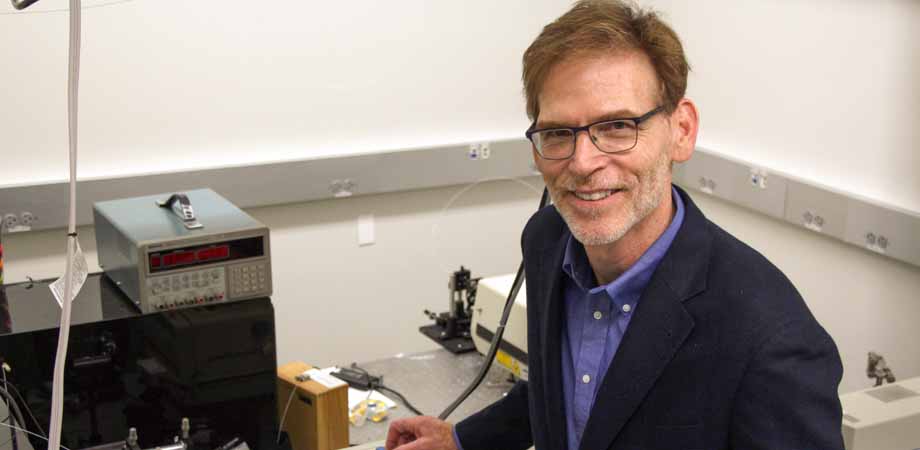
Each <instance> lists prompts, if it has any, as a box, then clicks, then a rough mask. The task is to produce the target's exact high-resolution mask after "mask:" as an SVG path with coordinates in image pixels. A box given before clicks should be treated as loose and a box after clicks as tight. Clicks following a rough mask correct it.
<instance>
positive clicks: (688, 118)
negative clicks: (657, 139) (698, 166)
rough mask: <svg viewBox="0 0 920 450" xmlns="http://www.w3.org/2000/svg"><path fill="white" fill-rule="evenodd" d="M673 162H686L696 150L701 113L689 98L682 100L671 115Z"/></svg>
mask: <svg viewBox="0 0 920 450" xmlns="http://www.w3.org/2000/svg"><path fill="white" fill-rule="evenodd" d="M670 120H671V133H672V135H671V142H672V145H671V161H673V162H679V163H681V162H685V161H687V160H688V159H690V156H692V155H693V149H695V148H696V134H697V131H699V128H700V113H699V111H697V109H696V105H695V104H694V103H693V101H692V100H690V99H689V98H682V99H681V100H680V102H678V103H677V108H675V109H674V112H672V113H671V117H670Z"/></svg>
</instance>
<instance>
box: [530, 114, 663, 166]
mask: <svg viewBox="0 0 920 450" xmlns="http://www.w3.org/2000/svg"><path fill="white" fill-rule="evenodd" d="M662 111H664V105H659V106H657V107H655V109H653V110H651V111H649V112H647V113H645V114H643V115H641V116H639V117H623V118H621V119H604V120H598V121H597V122H594V123H589V124H587V125H585V126H582V127H550V128H540V129H534V127H536V126H537V122H536V121H534V123H532V124H531V125H530V128H528V129H527V131H526V132H524V136H527V140H528V141H530V143H531V144H532V145H533V148H534V150H536V152H537V154H538V155H540V157H541V158H543V159H548V160H552V161H561V160H563V159H569V158H571V157H572V156H573V155H575V142H576V140H577V139H578V133H579V132H581V131H585V132H587V133H588V136H589V137H590V138H591V143H592V144H594V147H595V148H597V149H598V150H600V151H601V152H603V153H607V154H609V155H613V154H617V153H623V152H627V151H629V150H632V149H634V148H636V144H638V143H639V125H641V124H642V122H645V121H646V120H648V119H651V118H652V117H653V116H654V115H655V114H658V113H660V112H662ZM624 121H627V122H632V123H634V124H635V126H636V141H635V142H633V145H632V147H629V148H624V149H622V150H616V151H613V152H608V151H607V150H604V149H602V148H600V147H598V145H597V143H596V142H594V137H593V136H591V130H590V128H591V127H593V126H595V125H600V124H602V123H610V122H624ZM552 130H569V131H571V132H572V152H571V153H569V154H568V155H567V156H565V157H563V158H547V157H546V156H544V155H543V152H542V151H541V150H540V149H538V148H537V144H536V142H534V141H533V135H534V134H536V133H540V132H543V131H552Z"/></svg>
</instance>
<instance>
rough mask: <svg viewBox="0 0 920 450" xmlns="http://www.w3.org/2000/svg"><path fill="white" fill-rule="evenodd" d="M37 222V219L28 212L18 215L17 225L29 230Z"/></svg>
mask: <svg viewBox="0 0 920 450" xmlns="http://www.w3.org/2000/svg"><path fill="white" fill-rule="evenodd" d="M37 221H38V218H37V217H35V214H32V213H30V212H29V211H23V212H22V214H19V223H20V224H22V226H24V227H29V228H30V229H31V228H32V227H33V226H34V225H35V222H37Z"/></svg>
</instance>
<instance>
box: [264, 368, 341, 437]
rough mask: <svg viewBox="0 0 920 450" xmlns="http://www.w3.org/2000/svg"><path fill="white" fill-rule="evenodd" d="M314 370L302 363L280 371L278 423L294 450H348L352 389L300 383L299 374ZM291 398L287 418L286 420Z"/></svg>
mask: <svg viewBox="0 0 920 450" xmlns="http://www.w3.org/2000/svg"><path fill="white" fill-rule="evenodd" d="M311 368H312V367H311V366H309V365H307V364H305V363H302V362H292V363H288V364H285V365H283V366H281V367H279V368H278V422H279V423H280V424H281V429H282V430H284V431H286V432H287V433H288V436H289V437H290V440H291V447H292V448H293V449H294V450H335V449H339V448H343V447H348V444H349V442H348V386H347V385H341V386H336V387H333V388H329V387H327V386H325V385H323V384H321V383H319V382H317V381H314V380H308V381H303V382H301V381H297V379H296V377H297V376H298V375H300V374H302V373H304V372H306V371H307V370H310V369H311ZM292 392H293V393H294V394H293V397H292V396H291V393H292ZM289 399H290V406H289V407H288V411H287V416H286V417H283V415H284V410H285V407H286V406H287V405H288V400H289ZM282 421H283V422H282Z"/></svg>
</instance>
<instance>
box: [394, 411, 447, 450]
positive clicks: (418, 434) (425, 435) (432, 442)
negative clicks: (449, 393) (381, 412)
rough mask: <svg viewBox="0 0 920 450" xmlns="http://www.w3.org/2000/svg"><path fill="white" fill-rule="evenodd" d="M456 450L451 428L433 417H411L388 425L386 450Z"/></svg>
mask: <svg viewBox="0 0 920 450" xmlns="http://www.w3.org/2000/svg"><path fill="white" fill-rule="evenodd" d="M396 448H398V449H399V450H458V449H457V446H456V445H455V444H454V434H453V426H452V425H451V424H449V423H447V422H444V421H443V420H438V419H435V418H434V417H427V416H423V417H411V418H408V419H399V420H396V421H393V423H391V424H390V431H389V432H388V433H387V450H394V449H396Z"/></svg>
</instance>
